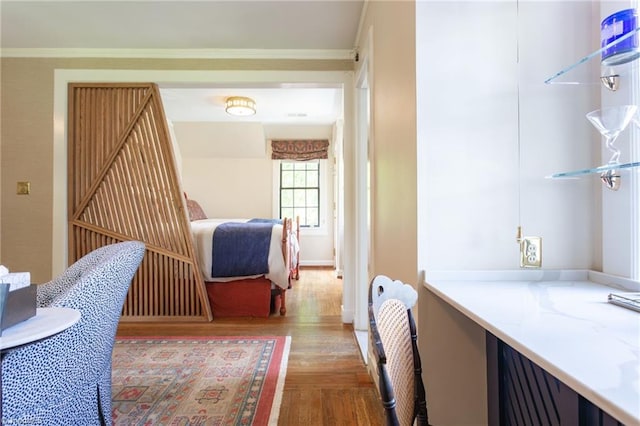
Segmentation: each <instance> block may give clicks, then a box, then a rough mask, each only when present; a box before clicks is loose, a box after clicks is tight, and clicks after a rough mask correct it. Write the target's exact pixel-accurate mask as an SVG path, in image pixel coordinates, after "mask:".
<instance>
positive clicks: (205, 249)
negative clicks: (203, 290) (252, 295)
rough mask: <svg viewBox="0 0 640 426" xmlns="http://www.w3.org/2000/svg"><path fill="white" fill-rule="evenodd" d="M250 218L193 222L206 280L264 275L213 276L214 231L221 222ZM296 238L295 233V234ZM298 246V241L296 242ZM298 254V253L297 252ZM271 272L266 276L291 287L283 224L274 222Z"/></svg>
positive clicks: (270, 249)
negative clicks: (283, 247) (284, 251)
mask: <svg viewBox="0 0 640 426" xmlns="http://www.w3.org/2000/svg"><path fill="white" fill-rule="evenodd" d="M248 221H249V219H202V220H194V221H192V222H191V235H192V237H193V243H194V245H195V249H196V255H197V256H198V263H199V264H200V271H201V273H202V276H203V277H204V280H205V281H212V282H228V281H235V280H238V279H243V278H257V277H260V276H262V275H247V276H242V277H212V276H211V266H212V246H213V231H214V230H215V229H216V226H218V225H219V224H221V223H225V222H248ZM294 238H295V234H294ZM296 247H297V242H296ZM296 256H297V253H296ZM268 265H269V273H267V274H265V275H264V276H265V278H267V279H268V280H271V282H273V283H274V284H276V285H277V286H278V287H281V288H284V289H287V288H288V287H289V271H288V268H287V265H285V262H284V256H283V255H282V225H281V224H274V226H273V230H272V232H271V245H270V246H269V258H268Z"/></svg>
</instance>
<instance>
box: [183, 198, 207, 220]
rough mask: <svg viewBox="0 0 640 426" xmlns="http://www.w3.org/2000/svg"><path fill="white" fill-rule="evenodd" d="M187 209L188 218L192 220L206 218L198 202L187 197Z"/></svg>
mask: <svg viewBox="0 0 640 426" xmlns="http://www.w3.org/2000/svg"><path fill="white" fill-rule="evenodd" d="M187 210H188V211H189V220H190V221H192V222H193V221H194V220H201V219H207V215H206V214H205V213H204V210H202V207H201V206H200V204H198V202H197V201H195V200H190V199H187Z"/></svg>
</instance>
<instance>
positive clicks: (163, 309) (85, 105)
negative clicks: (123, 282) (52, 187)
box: [68, 83, 213, 321]
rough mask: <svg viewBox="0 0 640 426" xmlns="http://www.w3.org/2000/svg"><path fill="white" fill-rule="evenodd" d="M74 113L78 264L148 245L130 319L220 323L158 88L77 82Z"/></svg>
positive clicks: (72, 179) (73, 250)
mask: <svg viewBox="0 0 640 426" xmlns="http://www.w3.org/2000/svg"><path fill="white" fill-rule="evenodd" d="M68 106H69V114H68V218H69V261H70V262H74V261H75V260H77V259H79V258H80V257H82V256H84V255H85V254H87V253H89V252H90V251H92V250H95V249H96V248H98V247H101V246H103V245H106V244H110V243H115V242H120V241H127V240H138V241H143V242H144V243H145V244H146V253H145V257H144V259H143V261H142V264H141V266H140V269H139V270H138V272H137V274H136V275H135V277H134V279H133V282H132V284H131V288H130V290H129V293H128V295H127V299H126V301H125V304H124V308H123V312H122V315H123V316H122V318H123V320H124V321H127V320H129V321H154V320H163V319H172V320H175V319H183V320H195V319H200V320H208V321H211V320H212V319H213V316H212V313H211V307H210V305H209V300H208V298H207V292H206V289H205V284H204V281H203V279H202V276H201V275H200V270H199V269H198V265H197V260H196V256H195V251H194V247H193V241H192V239H191V230H190V223H189V219H188V216H187V213H186V203H185V199H184V195H183V192H182V189H181V185H180V180H179V177H178V173H177V167H176V160H175V156H174V154H173V147H172V144H171V139H170V135H169V130H168V126H167V121H166V118H165V114H164V110H163V108H162V101H161V98H160V92H159V90H158V87H157V86H156V85H155V84H153V83H143V84H136V83H133V84H132V83H71V84H69V93H68Z"/></svg>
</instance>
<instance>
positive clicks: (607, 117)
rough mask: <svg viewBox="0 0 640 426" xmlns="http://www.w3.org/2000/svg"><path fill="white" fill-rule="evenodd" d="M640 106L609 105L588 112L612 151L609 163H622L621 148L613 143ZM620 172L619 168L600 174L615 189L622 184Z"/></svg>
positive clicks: (589, 117) (588, 116)
mask: <svg viewBox="0 0 640 426" xmlns="http://www.w3.org/2000/svg"><path fill="white" fill-rule="evenodd" d="M637 110H638V107H637V106H636V105H620V106H615V107H607V108H602V109H598V110H595V111H591V112H590V113H588V114H587V119H588V120H589V121H590V122H591V124H593V125H594V126H595V128H596V129H598V131H599V132H600V134H602V136H603V137H604V139H605V146H606V147H607V149H608V150H609V151H611V152H612V155H611V158H610V159H609V162H608V164H609V165H616V164H620V150H619V149H618V148H616V147H615V146H614V145H613V144H614V142H615V141H616V139H617V138H618V135H619V134H620V132H622V131H623V130H624V129H625V128H626V127H627V126H628V125H629V123H630V122H631V120H632V119H633V120H634V121H635V120H636V119H634V116H635V115H636V111H637ZM619 177H620V176H619V174H618V172H617V170H613V169H611V170H607V171H605V172H603V173H602V174H601V175H600V178H601V179H602V181H603V182H604V183H605V184H606V185H607V186H608V187H609V188H610V189H613V190H616V189H618V188H619V186H620V180H619Z"/></svg>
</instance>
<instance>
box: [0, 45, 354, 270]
mask: <svg viewBox="0 0 640 426" xmlns="http://www.w3.org/2000/svg"><path fill="white" fill-rule="evenodd" d="M352 67H353V65H352V62H351V61H342V60H339V61H313V60H300V61H294V60H197V59H176V60H168V59H167V60H165V59H162V60H152V59H62V58H58V59H51V58H37V59H25V58H2V63H1V69H0V74H1V76H0V91H1V93H2V99H1V110H0V114H1V115H0V124H1V129H0V153H1V154H0V159H1V160H0V161H1V163H0V183H1V185H2V186H1V188H0V209H1V210H0V229H1V230H2V233H1V235H0V254H1V256H2V257H1V258H0V263H2V264H4V265H6V266H7V267H9V269H10V270H14V271H30V272H31V276H32V280H33V281H34V282H43V281H47V280H49V279H50V278H51V276H52V248H51V247H52V245H53V244H52V230H53V228H54V227H56V226H57V227H62V226H64V224H60V223H53V213H52V209H53V140H54V136H53V135H54V126H64V123H54V118H53V102H54V100H53V96H54V90H53V85H54V70H55V69H114V70H115V69H123V70H125V69H126V70H136V69H137V70H207V71H209V70H276V71H278V70H297V71H340V70H351V69H352ZM17 181H30V182H31V195H27V196H25V195H22V196H18V195H16V194H15V192H16V191H15V189H16V188H15V187H16V182H17Z"/></svg>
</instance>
